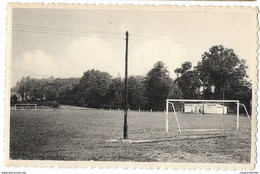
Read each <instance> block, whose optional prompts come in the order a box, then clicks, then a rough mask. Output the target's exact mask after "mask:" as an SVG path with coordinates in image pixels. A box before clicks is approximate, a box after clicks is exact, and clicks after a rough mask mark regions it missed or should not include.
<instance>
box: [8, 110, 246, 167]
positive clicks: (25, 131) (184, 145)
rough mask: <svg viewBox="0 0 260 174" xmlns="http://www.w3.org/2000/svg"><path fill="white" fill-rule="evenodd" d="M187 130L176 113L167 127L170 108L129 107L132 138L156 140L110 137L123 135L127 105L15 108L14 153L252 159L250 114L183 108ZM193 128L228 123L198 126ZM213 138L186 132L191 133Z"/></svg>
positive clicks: (106, 157) (68, 157) (15, 156)
mask: <svg viewBox="0 0 260 174" xmlns="http://www.w3.org/2000/svg"><path fill="white" fill-rule="evenodd" d="M178 116H179V122H180V125H181V128H182V129H183V130H184V131H183V134H181V135H180V134H178V129H177V125H176V121H175V118H174V115H173V114H170V115H169V132H168V133H166V132H165V113H163V112H153V113H151V112H135V111H130V112H129V113H128V127H129V139H131V140H158V139H166V140H168V141H155V142H150V143H127V142H109V141H108V140H119V139H120V138H121V137H122V135H123V111H107V110H71V109H48V110H37V111H34V110H18V111H11V117H10V157H11V159H29V160H94V161H146V162H147V161H154V162H156V161H158V162H210V163H227V162H229V163H249V162H250V151H251V126H250V123H249V121H248V119H247V117H240V127H241V128H240V129H239V130H236V129H235V128H236V116H235V115H229V116H213V115H212V116H205V115H203V116H201V115H200V116H198V115H197V116H196V115H193V114H190V115H182V114H179V115H178ZM192 129H226V130H225V131H216V130H212V131H210V130H209V131H200V130H198V131H192ZM192 136H196V137H205V136H206V137H211V138H200V139H193V138H186V137H192Z"/></svg>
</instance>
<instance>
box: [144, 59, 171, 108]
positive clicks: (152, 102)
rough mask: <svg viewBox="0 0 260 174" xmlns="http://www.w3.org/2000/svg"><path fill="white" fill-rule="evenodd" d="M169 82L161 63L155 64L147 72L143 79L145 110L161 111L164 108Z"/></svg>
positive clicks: (169, 79)
mask: <svg viewBox="0 0 260 174" xmlns="http://www.w3.org/2000/svg"><path fill="white" fill-rule="evenodd" d="M171 80H172V79H171V78H170V77H169V71H168V70H167V69H166V67H165V65H164V63H163V62H161V61H159V62H157V63H156V64H155V65H154V66H153V68H152V69H151V70H150V71H149V72H148V74H147V77H146V79H145V95H146V97H147V101H148V106H147V109H153V110H163V109H164V108H165V100H166V99H167V97H168V95H169V93H170V90H171Z"/></svg>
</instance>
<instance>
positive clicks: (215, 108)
mask: <svg viewBox="0 0 260 174" xmlns="http://www.w3.org/2000/svg"><path fill="white" fill-rule="evenodd" d="M203 111H204V113H205V114H227V107H226V106H223V105H221V104H216V103H204V104H203V103H189V104H185V105H184V112H185V113H203Z"/></svg>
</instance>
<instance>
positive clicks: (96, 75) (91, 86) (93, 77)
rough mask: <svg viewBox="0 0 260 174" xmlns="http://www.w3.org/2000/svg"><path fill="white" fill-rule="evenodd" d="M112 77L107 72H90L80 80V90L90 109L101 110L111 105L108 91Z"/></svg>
mask: <svg viewBox="0 0 260 174" xmlns="http://www.w3.org/2000/svg"><path fill="white" fill-rule="evenodd" d="M110 84H111V76H110V75H109V74H108V73H107V72H100V71H98V70H94V69H92V70H89V71H87V72H85V73H84V75H83V77H82V78H81V79H80V83H79V88H80V91H81V92H82V94H83V95H84V100H85V103H86V104H87V105H88V106H89V107H94V108H100V107H103V106H104V105H105V104H106V103H109V98H108V97H107V96H108V91H109V87H110Z"/></svg>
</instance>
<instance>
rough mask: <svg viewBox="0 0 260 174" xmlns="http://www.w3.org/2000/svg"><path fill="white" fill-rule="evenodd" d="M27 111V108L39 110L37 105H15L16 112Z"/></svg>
mask: <svg viewBox="0 0 260 174" xmlns="http://www.w3.org/2000/svg"><path fill="white" fill-rule="evenodd" d="M20 108H22V109H25V108H29V109H34V110H37V104H29V103H27V104H15V105H14V110H15V111H16V110H17V109H20Z"/></svg>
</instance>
